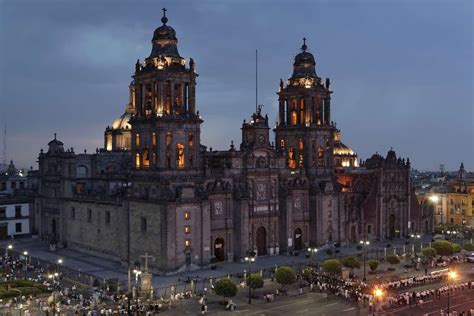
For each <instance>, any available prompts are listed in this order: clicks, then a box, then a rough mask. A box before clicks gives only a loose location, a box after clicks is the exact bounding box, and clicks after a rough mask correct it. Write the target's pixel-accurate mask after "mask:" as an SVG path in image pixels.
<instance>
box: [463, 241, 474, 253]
mask: <svg viewBox="0 0 474 316" xmlns="http://www.w3.org/2000/svg"><path fill="white" fill-rule="evenodd" d="M464 249H466V250H467V251H474V244H473V243H470V242H468V243H467V244H464Z"/></svg>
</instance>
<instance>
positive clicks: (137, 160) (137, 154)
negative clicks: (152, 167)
mask: <svg viewBox="0 0 474 316" xmlns="http://www.w3.org/2000/svg"><path fill="white" fill-rule="evenodd" d="M135 168H137V169H140V154H139V153H136V154H135Z"/></svg>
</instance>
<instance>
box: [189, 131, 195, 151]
mask: <svg viewBox="0 0 474 316" xmlns="http://www.w3.org/2000/svg"><path fill="white" fill-rule="evenodd" d="M188 146H189V148H193V146H194V136H193V134H192V133H189V136H188Z"/></svg>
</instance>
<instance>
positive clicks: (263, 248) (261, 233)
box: [257, 226, 267, 256]
mask: <svg viewBox="0 0 474 316" xmlns="http://www.w3.org/2000/svg"><path fill="white" fill-rule="evenodd" d="M257 254H258V255H259V256H263V255H266V254H267V230H266V229H265V227H263V226H260V227H259V228H258V229H257Z"/></svg>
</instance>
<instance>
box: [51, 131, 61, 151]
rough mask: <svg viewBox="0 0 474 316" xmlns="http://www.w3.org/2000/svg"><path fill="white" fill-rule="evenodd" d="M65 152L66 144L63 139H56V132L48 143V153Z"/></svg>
mask: <svg viewBox="0 0 474 316" xmlns="http://www.w3.org/2000/svg"><path fill="white" fill-rule="evenodd" d="M62 152H64V144H63V142H62V141H60V140H58V139H56V133H54V139H53V140H52V141H50V142H49V143H48V153H49V154H58V153H62Z"/></svg>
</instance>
